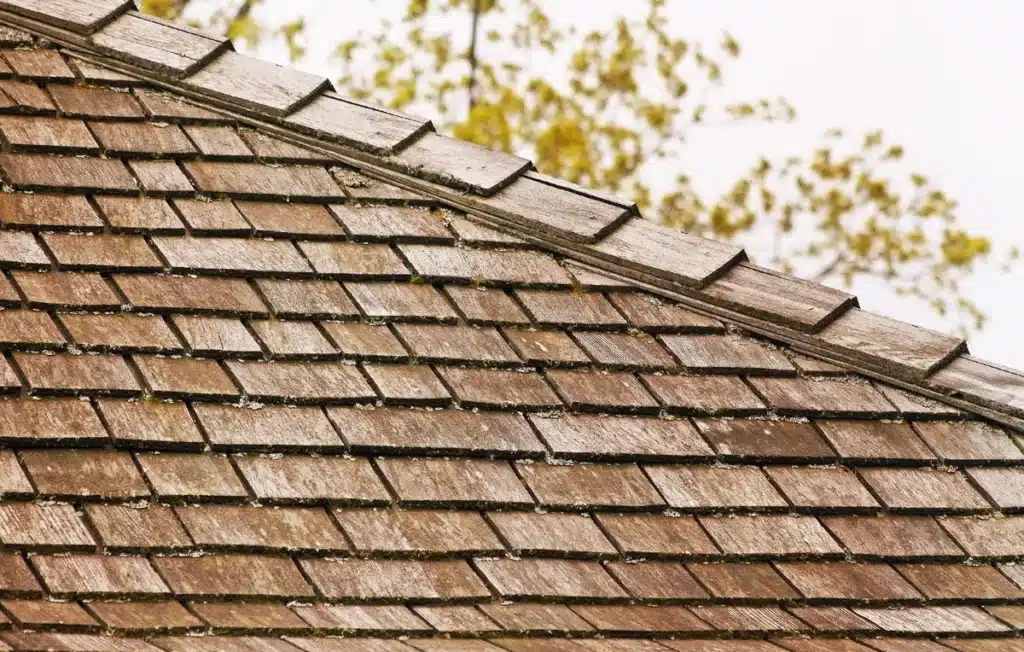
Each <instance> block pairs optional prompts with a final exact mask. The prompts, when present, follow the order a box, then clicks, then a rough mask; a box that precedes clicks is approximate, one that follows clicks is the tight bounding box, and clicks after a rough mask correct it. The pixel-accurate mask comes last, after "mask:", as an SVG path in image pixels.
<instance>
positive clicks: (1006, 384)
mask: <svg viewBox="0 0 1024 652" xmlns="http://www.w3.org/2000/svg"><path fill="white" fill-rule="evenodd" d="M0 21H3V22H6V23H9V24H11V25H15V26H17V27H20V28H23V29H27V30H28V31H31V32H33V33H36V34H39V35H41V36H44V37H47V38H50V39H52V40H54V41H56V42H58V43H59V44H61V45H63V46H66V47H68V48H69V49H71V50H73V51H75V52H76V53H77V54H80V55H85V56H88V57H90V58H91V59H93V61H95V60H96V59H97V58H98V59H100V62H102V63H104V64H105V65H107V66H108V67H111V68H113V69H116V70H119V71H121V72H126V73H129V74H132V75H134V76H137V77H140V78H142V79H145V80H147V81H151V82H153V83H155V84H157V85H159V86H161V87H163V88H166V89H168V90H172V91H175V92H177V93H180V94H183V95H185V96H188V97H191V98H193V99H197V100H200V101H202V102H203V103H204V104H207V105H209V106H211V107H216V108H217V109H219V110H221V111H222V112H225V111H226V112H230V113H232V114H233V115H235V116H236V117H239V118H240V119H242V120H244V121H246V122H249V123H251V124H253V125H254V126H258V127H260V128H263V129H265V130H267V131H270V132H272V133H275V135H278V136H283V137H285V138H286V139H290V140H292V141H294V142H296V143H301V144H303V145H305V146H307V147H313V148H316V149H318V150H320V151H322V152H327V153H330V154H331V155H333V156H334V157H337V158H338V160H339V162H353V163H355V164H356V165H358V166H359V167H360V169H362V170H363V171H365V172H369V173H370V174H371V176H377V177H379V178H382V179H385V180H387V181H389V182H391V183H395V184H397V185H399V186H403V187H405V188H408V189H411V190H416V191H419V192H425V193H428V194H430V195H431V196H433V197H436V198H438V199H440V200H442V201H444V202H446V203H448V204H450V205H453V206H456V207H458V208H461V209H463V210H465V211H466V212H467V213H468V214H469V215H471V216H473V217H474V218H476V219H477V220H479V221H482V222H485V223H487V224H489V225H490V226H492V227H496V228H498V229H500V230H503V231H507V232H511V233H514V234H515V235H517V236H519V237H521V238H523V239H525V240H527V241H529V242H531V243H532V244H534V245H536V246H539V247H542V248H545V249H548V250H552V251H555V252H557V253H560V254H562V255H564V256H566V257H568V258H572V259H574V260H576V261H578V262H581V263H584V264H587V265H589V266H591V267H593V268H595V269H599V270H601V271H602V272H603V273H611V274H614V275H616V276H618V277H619V278H623V279H626V280H629V281H630V282H632V283H636V284H639V285H641V286H643V287H645V288H647V289H649V290H651V291H653V292H656V293H658V294H662V295H664V296H667V297H670V298H673V299H676V300H678V301H681V302H682V303H685V304H687V305H689V306H690V307H694V308H696V309H698V310H700V311H702V312H706V313H709V314H712V315H714V316H716V317H720V318H723V319H726V320H728V321H732V322H735V323H738V324H740V325H742V326H744V327H745V328H748V329H750V330H752V331H755V332H759V333H761V334H764V335H767V336H769V337H772V338H775V339H778V340H781V341H784V342H786V343H788V344H790V345H791V346H792V347H793V348H794V349H795V350H797V351H800V352H802V353H807V354H810V355H813V356H815V357H818V358H823V359H826V360H828V361H831V362H836V363H839V364H842V365H844V366H846V367H849V368H851V369H853V370H856V371H859V372H861V373H864V374H866V375H869V376H872V377H875V378H879V379H882V380H885V381H887V382H890V383H893V384H896V385H899V386H901V387H904V388H908V389H912V390H914V391H916V392H919V393H921V394H923V395H926V396H930V397H932V398H937V399H940V400H944V401H946V402H948V403H951V404H953V405H956V406H957V407H961V408H964V409H968V410H971V411H974V412H976V413H978V414H981V415H983V416H986V417H988V418H991V419H993V420H996V421H999V422H1002V423H1004V424H1006V425H1010V426H1013V427H1015V428H1018V429H1024V372H1021V371H1016V370H1012V369H1008V368H1006V367H1002V366H999V365H995V364H993V363H989V362H985V361H982V360H979V359H977V358H975V357H973V356H970V355H968V354H967V345H966V342H965V341H964V340H963V339H961V338H957V337H953V336H950V335H946V334H944V333H939V332H936V331H932V330H929V329H925V328H920V327H917V326H914V325H912V324H909V323H907V322H903V321H899V320H896V319H891V318H888V317H883V316H881V315H878V314H875V313H870V312H867V311H864V310H861V309H860V308H859V307H858V302H857V299H856V297H854V296H853V295H850V294H848V293H845V292H842V291H839V290H835V289H832V288H829V287H827V286H824V285H820V284H817V283H813V282H810V281H806V280H802V279H799V278H797V277H795V276H791V275H788V274H783V273H780V272H775V271H772V270H768V269H766V268H762V267H758V266H756V265H753V264H751V263H749V262H748V260H747V256H746V253H745V252H744V250H743V249H742V248H740V247H737V246H735V245H732V244H728V243H722V242H718V241H715V240H710V239H705V238H701V237H697V236H693V235H690V234H687V233H684V232H682V231H678V230H675V229H671V228H668V227H664V226H661V225H658V224H655V223H653V222H649V221H647V220H645V219H643V218H642V216H641V215H640V213H639V211H638V210H637V207H636V206H635V205H634V204H632V203H629V202H624V201H621V200H618V199H616V198H614V197H610V196H608V195H606V194H604V193H600V192H596V191H593V190H590V189H586V188H582V187H579V186H576V185H574V184H571V183H568V182H565V181H562V180H559V179H554V178H551V177H548V176H546V175H543V174H540V173H539V172H537V171H536V170H535V169H534V167H533V164H532V162H530V161H529V160H526V159H523V158H521V157H518V156H514V155H511V154H507V153H504V152H499V151H495V150H492V149H489V148H486V147H482V146H480V145H476V144H474V143H469V142H466V141H461V140H458V139H455V138H451V137H447V136H443V135H440V134H438V133H437V132H436V131H435V130H434V127H433V125H432V123H431V122H430V121H429V120H425V119H421V118H415V117H412V116H409V115H406V114H403V113H399V112H396V111H393V110H390V109H386V108H383V107H377V106H373V105H370V104H367V103H364V102H361V101H359V100H356V99H352V98H346V97H342V96H341V95H339V94H337V93H336V92H334V87H333V84H332V83H331V82H330V80H328V79H327V78H324V77H318V76H316V75H312V74H309V73H306V72H302V71H299V70H297V69H293V68H288V67H284V66H279V65H277V64H273V63H271V62H268V61H264V60H262V59H259V58H256V57H251V56H248V55H244V54H239V53H237V52H235V51H234V47H233V45H232V44H231V42H230V41H229V40H228V39H225V38H222V37H216V36H211V35H208V34H205V33H203V32H199V31H196V30H192V29H190V28H187V27H183V26H181V25H177V24H173V23H169V22H166V21H163V20H159V19H155V18H152V17H149V16H144V15H142V14H141V13H139V12H138V11H135V10H134V3H133V2H132V1H131V0H76V2H73V3H69V2H66V1H65V0H0Z"/></svg>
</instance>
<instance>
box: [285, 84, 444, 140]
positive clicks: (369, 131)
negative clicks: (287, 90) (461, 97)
mask: <svg viewBox="0 0 1024 652" xmlns="http://www.w3.org/2000/svg"><path fill="white" fill-rule="evenodd" d="M286 122H287V123H288V124H290V125H292V126H293V127H296V128H298V129H299V130H301V131H305V132H308V133H312V134H314V135H316V136H319V137H322V138H329V139H331V140H334V141H336V142H339V143H341V144H344V145H348V146H350V147H355V148H356V149H361V150H364V151H367V152H372V153H374V154H381V155H387V154H391V153H393V152H396V151H398V150H399V149H401V148H402V147H404V146H405V145H407V144H408V143H409V142H411V141H412V140H414V139H415V138H418V137H419V136H420V135H422V134H423V133H425V132H426V131H428V130H430V129H432V126H431V124H430V121H429V120H420V119H412V118H408V117H404V116H399V115H395V114H394V113H392V112H389V111H386V110H384V109H376V108H374V107H370V106H365V105H362V104H358V103H355V102H352V101H350V100H347V99H345V98H342V97H339V96H337V95H335V94H334V93H324V94H322V95H320V96H319V97H317V98H315V99H314V100H313V101H312V102H310V103H309V104H307V105H306V106H305V107H303V108H301V109H299V110H298V111H296V112H295V113H293V114H292V115H290V116H288V118H287V120H286Z"/></svg>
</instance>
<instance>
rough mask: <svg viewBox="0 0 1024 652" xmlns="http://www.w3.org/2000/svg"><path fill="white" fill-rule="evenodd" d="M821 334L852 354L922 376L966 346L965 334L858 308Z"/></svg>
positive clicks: (830, 342)
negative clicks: (925, 326) (912, 322)
mask: <svg viewBox="0 0 1024 652" xmlns="http://www.w3.org/2000/svg"><path fill="white" fill-rule="evenodd" d="M818 337H820V338H821V339H822V340H823V341H824V342H826V343H827V344H830V345H832V346H834V347H836V348H838V349H840V350H842V352H843V353H844V354H846V355H849V356H850V357H852V358H857V359H860V360H863V361H865V362H868V363H874V364H876V365H879V366H880V367H882V368H888V369H890V370H892V371H893V372H896V373H898V374H909V375H910V376H912V377H918V378H920V377H923V376H926V375H928V374H929V373H930V372H931V371H932V370H934V369H935V368H937V367H939V366H941V365H943V364H945V363H946V362H947V361H948V360H950V359H951V358H952V357H953V356H956V355H957V354H959V353H960V352H961V351H963V350H964V349H965V348H966V343H965V342H964V340H963V339H962V338H959V337H953V336H951V335H946V334H945V333H940V332H938V331H933V330H929V329H927V328H920V327H918V326H914V325H913V324H908V323H907V322H903V321H899V320H898V319H891V318H889V317H884V316H882V315H877V314H875V313H871V312H867V311H864V310H859V309H856V308H854V309H852V310H848V311H846V312H845V313H844V314H843V315H842V316H841V317H839V319H837V320H835V321H834V322H832V323H831V324H829V325H828V326H826V327H825V329H824V330H822V331H821V332H820V333H818Z"/></svg>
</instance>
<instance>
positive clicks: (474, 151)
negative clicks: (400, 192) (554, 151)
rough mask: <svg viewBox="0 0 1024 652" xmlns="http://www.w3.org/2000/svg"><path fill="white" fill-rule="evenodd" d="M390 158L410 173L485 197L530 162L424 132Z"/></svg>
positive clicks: (507, 181)
mask: <svg viewBox="0 0 1024 652" xmlns="http://www.w3.org/2000/svg"><path fill="white" fill-rule="evenodd" d="M390 162H391V163H393V164H395V165H397V166H398V167H399V168H400V169H402V170H404V171H406V172H408V173H409V174H412V175H415V176H422V177H423V178H425V179H429V180H431V181H436V182H437V183H442V184H444V185H447V186H451V187H453V188H459V189H461V190H468V191H470V192H472V193H475V194H477V195H483V196H485V197H489V196H491V195H493V194H494V193H496V192H497V191H498V190H501V189H502V188H504V187H505V186H507V185H508V184H510V183H512V182H513V181H514V180H515V179H516V178H517V177H519V175H521V174H522V173H523V172H525V171H526V170H527V169H528V168H529V167H530V166H531V165H532V164H531V163H530V161H528V160H526V159H524V158H519V157H518V156H513V155H512V154H506V153H504V152H500V151H498V150H494V149H490V148H488V147H483V146H481V145H476V144H474V143H470V142H466V141H464V140H459V139H457V138H451V137H449V136H442V135H440V134H437V133H427V134H424V135H423V137H422V138H420V139H419V140H417V141H416V142H414V143H413V144H411V145H409V146H408V147H406V148H405V149H404V150H402V153H401V154H399V155H398V156H395V157H394V158H392V159H391V161H390Z"/></svg>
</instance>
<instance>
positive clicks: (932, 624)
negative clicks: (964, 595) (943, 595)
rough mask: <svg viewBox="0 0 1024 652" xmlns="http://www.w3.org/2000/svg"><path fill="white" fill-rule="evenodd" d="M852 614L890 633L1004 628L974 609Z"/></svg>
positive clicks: (876, 610)
mask: <svg viewBox="0 0 1024 652" xmlns="http://www.w3.org/2000/svg"><path fill="white" fill-rule="evenodd" d="M854 611H855V612H856V613H857V614H858V615H860V616H863V617H864V618H867V619H868V620H870V621H871V622H873V623H874V624H876V625H878V626H879V627H880V628H882V629H884V630H886V631H890V632H906V633H923V632H935V633H942V632H948V633H959V632H1000V631H1005V629H1006V626H1005V625H1003V624H1002V623H1000V622H999V621H997V620H996V619H995V618H993V617H992V616H990V615H988V614H987V613H985V612H984V611H982V610H981V609H979V608H977V607H904V608H902V609H885V608H860V609H854Z"/></svg>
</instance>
